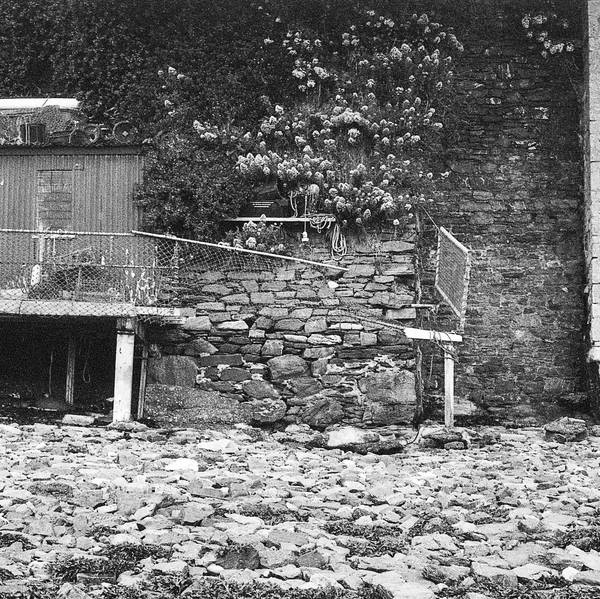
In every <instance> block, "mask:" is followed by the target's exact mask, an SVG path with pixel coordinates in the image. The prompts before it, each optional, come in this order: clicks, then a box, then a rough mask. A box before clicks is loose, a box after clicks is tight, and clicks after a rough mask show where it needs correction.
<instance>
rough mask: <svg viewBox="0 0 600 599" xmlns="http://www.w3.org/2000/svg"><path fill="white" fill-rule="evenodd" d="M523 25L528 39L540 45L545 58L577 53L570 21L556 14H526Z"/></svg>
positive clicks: (522, 21)
mask: <svg viewBox="0 0 600 599" xmlns="http://www.w3.org/2000/svg"><path fill="white" fill-rule="evenodd" d="M521 25H522V26H523V29H524V30H525V32H526V33H525V34H526V36H527V38H528V39H530V40H532V41H534V42H536V43H537V44H539V46H540V48H541V49H540V52H541V54H542V56H543V57H544V58H548V57H550V56H554V55H557V54H563V53H565V54H571V53H573V52H574V51H575V43H574V41H573V40H572V39H571V38H572V30H571V26H570V24H569V21H568V20H567V19H565V18H560V17H559V16H558V15H557V14H556V13H550V14H536V15H531V14H526V15H525V16H524V17H523V18H522V19H521Z"/></svg>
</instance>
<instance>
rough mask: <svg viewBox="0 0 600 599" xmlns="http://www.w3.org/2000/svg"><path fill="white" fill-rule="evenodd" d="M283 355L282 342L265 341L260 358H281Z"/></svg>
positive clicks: (275, 340) (274, 340) (276, 340)
mask: <svg viewBox="0 0 600 599" xmlns="http://www.w3.org/2000/svg"><path fill="white" fill-rule="evenodd" d="M282 353H283V341H279V340H278V339H267V341H265V343H264V345H263V347H262V349H261V351H260V355H261V356H281V354H282Z"/></svg>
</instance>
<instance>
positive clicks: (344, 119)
mask: <svg viewBox="0 0 600 599" xmlns="http://www.w3.org/2000/svg"><path fill="white" fill-rule="evenodd" d="M538 13H539V14H543V15H548V19H550V20H551V22H552V23H558V24H559V26H560V24H561V23H562V22H563V20H564V19H565V18H566V16H568V17H570V19H569V22H570V23H571V24H572V32H573V37H574V38H578V31H577V30H576V27H575V26H574V24H575V23H577V22H578V21H579V18H578V14H577V9H576V8H574V7H573V3H572V2H568V1H566V0H493V1H492V0H462V1H460V2H456V1H452V0H437V1H436V2H432V1H431V0H407V1H406V2H401V3H398V2H392V1H391V0H330V1H325V0H310V1H309V2H302V3H298V2H296V1H295V0H264V1H263V2H260V1H258V0H253V1H250V2H248V1H246V0H227V1H225V2H218V3H212V2H195V1H194V0H171V1H170V2H169V3H164V2H161V1H159V0H147V1H145V2H140V1H139V0H124V1H123V0H107V1H106V2H103V3H98V2H96V1H95V0H73V1H71V2H64V1H63V0H44V1H42V0H0V39H1V40H2V41H3V42H4V43H2V44H0V57H1V58H2V60H0V94H2V95H4V96H19V95H37V96H55V95H59V96H61V95H77V96H78V97H79V98H80V99H81V100H82V102H83V105H84V108H85V111H86V112H87V113H88V115H89V117H90V119H91V120H93V121H97V122H98V121H106V120H112V121H114V120H116V119H126V120H129V121H131V122H132V123H133V124H134V125H136V126H137V128H138V130H139V131H140V132H141V134H142V137H144V138H146V139H148V140H151V142H152V143H151V144H150V145H149V146H148V161H147V176H146V183H145V185H144V186H143V187H142V188H141V189H140V190H139V193H138V201H139V202H140V203H141V204H142V205H143V206H145V208H146V214H147V222H146V226H148V227H151V228H153V229H155V230H158V231H161V230H162V231H170V232H173V233H181V234H185V235H195V236H198V237H203V238H209V237H216V236H218V235H219V233H218V230H217V229H218V228H217V227H216V226H215V223H216V222H218V221H220V220H221V219H223V218H228V217H231V216H233V215H236V214H237V213H238V211H239V209H240V206H242V204H243V203H244V202H246V201H247V200H248V198H249V197H250V196H251V184H252V183H261V182H264V181H273V180H275V179H276V180H277V182H278V183H279V185H280V188H281V192H282V194H283V195H284V197H287V196H288V195H289V194H290V193H293V194H294V195H295V196H296V201H297V204H298V208H299V210H301V211H302V210H304V208H305V207H308V208H309V209H311V210H313V211H324V212H330V213H332V214H334V215H335V216H336V218H337V219H338V222H339V224H340V225H342V226H351V225H353V224H354V225H357V226H359V227H362V226H375V225H376V223H377V221H378V220H381V219H384V220H385V221H388V220H389V222H390V223H391V222H394V223H395V222H398V225H397V226H399V225H401V224H402V223H403V222H404V221H405V219H408V220H410V217H411V214H412V211H413V209H414V207H415V204H419V203H421V202H423V201H425V200H430V199H431V198H432V197H434V196H435V192H436V190H437V189H439V188H440V184H441V179H440V175H441V173H444V172H447V171H445V170H444V168H445V166H444V163H443V147H444V145H445V144H448V143H451V142H452V138H453V135H454V134H455V133H456V132H457V131H459V130H460V129H461V126H460V123H461V120H460V116H459V113H460V112H461V111H463V110H465V109H468V106H461V107H459V108H458V109H457V107H455V106H454V105H453V103H454V100H455V99H456V97H455V96H454V95H453V94H452V93H449V94H448V93H447V92H448V91H451V88H450V87H449V84H450V83H451V80H452V71H453V68H454V67H453V64H452V62H453V59H454V58H455V57H456V55H457V54H458V53H459V50H460V47H461V44H460V41H459V40H460V39H461V36H463V35H468V36H473V35H475V36H480V39H486V38H491V36H493V35H496V33H497V30H500V29H505V30H509V31H513V32H514V35H515V38H516V39H518V38H519V37H521V39H523V37H524V36H523V26H522V24H521V19H522V18H523V17H524V16H525V15H527V14H529V15H531V18H532V21H531V23H532V24H533V25H536V24H537V21H535V18H536V17H537V15H538ZM426 15H428V16H426ZM553 15H556V18H555V17H554V16H553ZM452 27H456V29H457V36H458V39H457V37H456V36H455V34H454V33H453V31H452ZM536 27H537V25H536ZM541 33H543V32H541ZM536 39H537V38H536ZM534 41H535V40H531V45H534V43H533V42H534ZM544 41H545V40H544ZM559 43H562V42H559ZM556 46H557V44H556V43H554V44H553V45H552V48H555V47H556ZM564 47H565V53H566V48H567V47H568V46H567V45H566V44H565V46H564ZM449 61H450V62H449ZM440 86H441V87H440ZM194 122H196V128H195V129H194V126H193V125H194ZM440 159H441V160H440ZM236 164H237V165H238V168H237V169H236ZM442 187H443V186H442ZM232 241H234V240H232Z"/></svg>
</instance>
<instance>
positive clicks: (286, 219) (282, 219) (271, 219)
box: [223, 216, 335, 223]
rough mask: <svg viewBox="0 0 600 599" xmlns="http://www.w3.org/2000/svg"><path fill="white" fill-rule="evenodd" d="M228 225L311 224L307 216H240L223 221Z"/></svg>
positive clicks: (332, 220)
mask: <svg viewBox="0 0 600 599" xmlns="http://www.w3.org/2000/svg"><path fill="white" fill-rule="evenodd" d="M223 220H225V221H226V222H228V223H247V222H250V221H252V222H256V221H263V222H267V223H308V222H310V218H308V217H306V216H266V217H260V216H238V217H237V218H225V219H223ZM327 222H330V223H333V222H335V218H334V217H333V216H329V217H327Z"/></svg>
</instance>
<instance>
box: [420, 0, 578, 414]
mask: <svg viewBox="0 0 600 599" xmlns="http://www.w3.org/2000/svg"><path fill="white" fill-rule="evenodd" d="M499 6H500V5H499ZM499 14H500V17H499V22H500V23H501V16H502V12H501V10H499ZM491 32H492V34H491V37H489V38H488V39H486V40H485V41H483V40H482V39H480V38H479V39H472V38H471V39H469V38H468V37H467V38H464V37H461V39H463V41H464V43H465V54H464V56H463V57H462V59H461V62H460V68H459V69H458V70H457V84H458V95H459V98H460V103H461V104H462V108H461V110H460V114H458V115H457V119H459V120H460V123H461V127H460V134H459V135H455V136H453V137H452V139H450V140H449V143H448V149H447V153H446V156H445V160H446V167H447V168H448V169H449V170H450V171H451V173H452V174H451V177H450V181H451V183H450V184H449V185H448V187H447V188H446V189H444V190H441V196H442V198H443V201H442V202H441V203H440V204H438V205H436V206H434V207H433V208H432V211H431V212H432V214H433V217H434V218H435V220H436V221H437V222H438V223H439V224H440V225H443V226H445V227H446V228H448V229H450V230H451V231H452V232H453V233H454V234H455V235H456V236H457V237H458V238H459V239H460V240H461V241H462V242H463V243H464V244H466V245H467V246H470V247H471V248H472V250H473V270H472V275H471V282H470V291H469V308H468V312H467V320H466V328H465V331H464V338H465V342H464V343H463V344H461V346H460V347H458V364H457V367H456V374H457V383H456V393H457V395H458V397H459V398H466V399H470V400H472V401H473V402H475V403H476V404H477V405H478V406H479V407H480V408H482V409H483V410H484V411H485V413H486V414H487V415H488V416H489V417H492V418H497V419H499V420H501V421H504V422H506V421H511V420H517V421H522V419H523V418H524V417H527V416H534V417H535V418H537V419H539V418H544V417H549V416H550V415H551V414H552V412H553V411H556V410H558V409H561V408H562V409H564V408H570V407H574V408H576V409H577V408H581V407H584V408H585V407H586V402H587V393H586V376H585V368H586V364H585V361H586V356H585V348H584V335H585V321H586V316H585V305H584V303H585V302H584V284H585V281H584V259H583V233H582V230H583V224H582V221H583V219H582V192H581V181H582V175H581V151H580V146H579V141H578V130H579V107H578V100H577V96H576V94H575V92H574V90H573V88H572V87H571V86H570V85H569V83H568V80H567V78H566V77H565V75H564V73H560V71H559V70H558V69H557V68H556V67H555V66H554V65H553V63H552V61H549V60H545V59H544V58H542V57H541V56H540V54H539V48H533V47H532V45H531V44H528V43H527V41H526V40H525V38H524V34H523V32H522V31H519V30H518V29H517V28H515V27H514V26H513V27H508V26H506V27H503V26H502V24H501V25H500V26H499V28H498V29H491ZM424 227H425V230H426V238H427V242H428V244H427V247H428V248H429V249H432V248H433V247H434V237H435V229H434V228H433V227H432V225H431V224H430V223H429V222H428V221H427V220H424ZM424 256H425V257H426V258H427V257H430V256H428V254H427V252H424ZM431 266H432V261H431V260H430V261H429V271H428V272H426V273H425V275H424V288H425V289H426V290H427V289H429V290H430V289H431ZM429 299H431V298H429ZM444 315H445V317H444ZM440 321H441V323H442V324H443V325H445V326H452V322H451V319H450V318H448V315H447V312H444V311H442V316H441V317H440ZM438 324H439V323H438ZM439 370H440V369H439V368H438V376H437V377H435V376H434V377H433V378H434V381H433V382H432V383H431V384H430V387H432V388H433V390H434V391H435V387H436V385H437V386H438V388H439V379H440V378H441V377H440V376H439V374H440V373H439ZM426 382H427V381H426Z"/></svg>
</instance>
